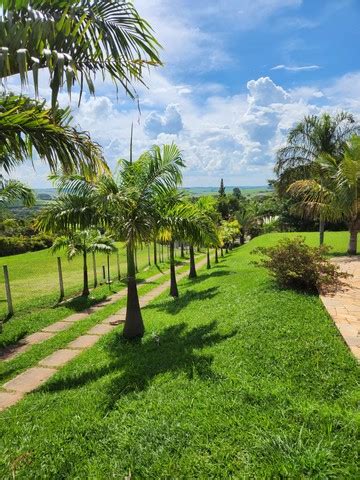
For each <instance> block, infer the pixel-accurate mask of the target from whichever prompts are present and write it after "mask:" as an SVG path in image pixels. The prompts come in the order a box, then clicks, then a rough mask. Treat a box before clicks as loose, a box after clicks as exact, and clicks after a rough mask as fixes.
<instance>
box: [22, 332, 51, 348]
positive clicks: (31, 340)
mask: <svg viewBox="0 0 360 480" xmlns="http://www.w3.org/2000/svg"><path fill="white" fill-rule="evenodd" d="M53 336H54V334H53V333H51V332H36V333H33V334H32V335H29V336H28V337H25V338H24V340H23V343H26V344H27V345H36V344H37V343H41V342H44V341H45V340H49V338H51V337H53Z"/></svg>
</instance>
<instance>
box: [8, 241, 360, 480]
mask: <svg viewBox="0 0 360 480" xmlns="http://www.w3.org/2000/svg"><path fill="white" fill-rule="evenodd" d="M274 237H276V235H275V236H274V235H268V236H264V237H261V238H258V239H256V240H255V241H254V242H251V243H250V244H248V245H246V246H244V247H241V248H238V249H236V250H234V251H233V252H231V253H230V254H229V256H227V257H226V258H225V259H224V260H222V262H221V263H220V264H219V265H218V266H216V267H213V268H212V269H211V270H210V271H206V270H202V271H201V275H200V276H199V278H198V279H197V280H196V281H195V282H190V281H184V282H182V283H181V285H180V294H181V297H180V298H179V299H178V300H175V301H174V300H172V299H170V298H168V296H167V295H165V294H164V295H162V296H161V297H160V298H159V299H158V300H157V301H155V302H153V303H152V304H150V305H149V306H148V307H147V308H145V309H144V312H143V313H144V319H145V323H146V328H147V331H146V335H145V337H144V339H143V341H142V343H141V344H140V343H126V342H124V341H123V340H122V338H121V328H122V327H119V328H118V329H117V330H116V331H115V332H113V333H111V334H109V335H107V336H105V337H103V338H102V339H101V340H100V341H99V342H98V344H97V345H96V346H95V347H93V348H91V349H89V350H87V351H86V352H84V353H82V354H81V355H80V356H79V357H78V358H77V359H75V360H74V361H72V362H71V363H69V364H68V365H67V366H66V367H64V368H63V369H61V370H60V371H59V372H58V373H57V374H56V376H54V377H53V378H52V379H51V380H50V381H49V382H47V384H46V385H44V386H43V387H42V388H41V389H40V390H39V391H37V392H35V393H33V394H30V395H28V396H27V397H26V398H25V399H24V400H23V401H21V402H20V403H19V404H18V405H16V406H15V407H13V408H11V409H10V410H7V411H5V412H3V413H2V414H1V415H0V450H1V452H2V455H1V457H0V477H1V478H4V479H8V478H9V479H10V478H13V477H15V478H26V479H32V478H34V479H35V478H36V479H37V478H84V479H87V478H96V479H108V478H119V479H123V478H124V477H125V476H126V475H129V472H130V473H131V475H132V477H131V478H134V479H160V478H164V479H173V478H174V479H175V478H176V479H180V478H181V479H182V478H184V479H189V478H201V479H207V478H224V479H225V478H244V479H245V478H259V479H264V478H294V479H295V478H296V479H297V478H316V479H326V478H359V476H360V467H359V462H358V458H359V443H358V440H359V437H358V433H359V420H360V419H359V414H358V406H359V402H360V392H359V381H360V375H359V369H358V366H357V364H356V361H355V360H354V358H353V357H352V356H351V354H350V353H349V351H348V349H347V347H346V346H345V345H344V343H343V342H342V340H341V338H340V335H339V333H338V332H337V330H336V328H335V327H334V325H333V324H332V322H331V320H330V318H329V317H328V315H327V314H326V312H325V310H324V308H323V307H322V305H321V303H320V301H319V299H318V298H317V297H316V296H308V295H303V294H299V293H296V292H292V291H285V290H278V289H277V288H276V287H275V285H274V284H273V282H272V281H271V280H270V278H269V276H268V275H267V273H266V272H265V271H264V270H262V269H258V268H256V267H255V266H254V265H253V264H252V263H251V261H252V260H253V256H251V255H250V251H251V250H252V249H253V248H254V247H255V246H258V245H260V244H262V245H264V244H270V243H273V242H275V239H274ZM308 238H309V241H310V242H311V241H313V240H312V236H311V235H310V236H309V237H308ZM314 239H315V237H314ZM335 240H336V241H338V243H337V244H336V245H335V246H334V249H335V250H338V249H339V248H340V247H341V246H342V239H341V236H339V237H338V236H337V234H335V236H334V237H333V241H334V243H335Z"/></svg>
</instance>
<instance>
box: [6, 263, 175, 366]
mask: <svg viewBox="0 0 360 480" xmlns="http://www.w3.org/2000/svg"><path fill="white" fill-rule="evenodd" d="M182 267H183V265H179V266H178V267H177V269H179V268H182ZM163 276H164V273H162V272H160V273H157V274H156V275H153V276H152V277H149V278H147V279H144V280H142V281H141V285H144V284H147V283H152V282H155V281H157V280H159V278H161V277H163ZM126 291H127V290H126V287H125V288H123V289H122V290H120V291H119V292H117V293H114V294H112V295H109V296H108V297H106V298H105V299H104V300H102V301H100V302H98V303H96V304H94V305H92V306H91V307H90V308H87V309H86V310H83V311H82V312H78V313H74V314H72V315H69V316H68V317H66V318H63V319H62V320H59V321H58V322H55V323H52V324H51V325H48V326H47V327H44V328H43V329H42V330H40V331H38V332H35V333H32V334H30V335H27V336H26V337H24V338H22V339H21V340H20V341H19V342H17V343H16V344H14V345H11V346H9V347H7V348H4V349H0V361H10V360H12V359H14V358H15V357H17V356H18V355H20V354H21V353H24V352H26V351H27V350H29V348H31V347H32V346H33V345H37V344H39V343H42V342H44V341H45V340H49V339H50V338H52V337H54V336H55V335H56V334H57V333H59V332H62V331H64V330H67V329H68V328H70V327H71V325H72V324H73V323H74V322H78V321H81V320H84V319H85V318H87V317H88V316H89V315H91V314H92V313H94V312H96V311H98V310H99V309H101V308H104V307H106V306H108V305H111V304H113V303H115V302H118V301H119V300H121V299H122V298H125V297H126Z"/></svg>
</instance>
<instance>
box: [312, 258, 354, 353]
mask: <svg viewBox="0 0 360 480" xmlns="http://www.w3.org/2000/svg"><path fill="white" fill-rule="evenodd" d="M333 262H334V263H336V264H337V265H339V267H340V269H341V270H342V271H343V272H347V273H350V274H351V275H352V277H349V278H347V279H346V280H345V282H346V283H347V284H348V287H346V288H344V290H343V291H338V292H337V293H336V294H335V295H325V296H324V295H322V296H320V298H321V300H322V302H323V304H324V305H325V307H326V309H327V311H328V312H329V314H330V315H331V317H332V319H333V320H334V323H335V325H336V326H337V328H338V329H339V331H340V333H341V335H342V336H343V339H344V340H345V342H346V344H347V345H348V347H349V349H350V350H351V351H352V353H353V354H354V356H355V357H356V358H357V359H358V360H359V361H360V258H358V257H337V258H334V259H333Z"/></svg>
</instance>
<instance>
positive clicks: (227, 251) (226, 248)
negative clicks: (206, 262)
mask: <svg viewBox="0 0 360 480" xmlns="http://www.w3.org/2000/svg"><path fill="white" fill-rule="evenodd" d="M225 253H229V249H228V246H227V244H226V246H225Z"/></svg>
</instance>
